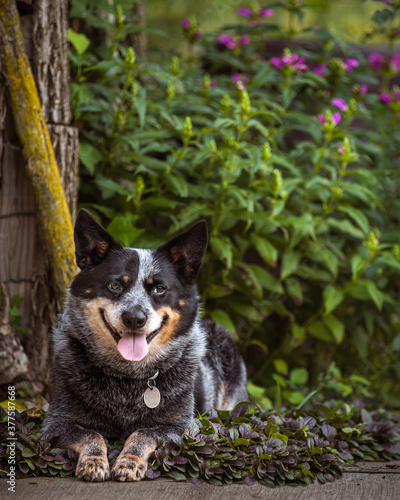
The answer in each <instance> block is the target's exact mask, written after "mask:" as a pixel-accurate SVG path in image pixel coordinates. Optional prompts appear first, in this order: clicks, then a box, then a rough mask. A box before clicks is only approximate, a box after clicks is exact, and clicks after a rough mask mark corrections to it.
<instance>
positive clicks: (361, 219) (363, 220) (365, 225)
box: [339, 205, 370, 234]
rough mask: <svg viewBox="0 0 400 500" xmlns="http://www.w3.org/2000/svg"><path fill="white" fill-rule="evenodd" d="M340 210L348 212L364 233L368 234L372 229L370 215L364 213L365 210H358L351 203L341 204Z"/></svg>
mask: <svg viewBox="0 0 400 500" xmlns="http://www.w3.org/2000/svg"><path fill="white" fill-rule="evenodd" d="M339 210H340V211H341V212H345V213H346V214H348V215H349V216H350V217H351V218H352V219H353V220H354V222H355V223H356V224H357V225H358V227H359V228H360V229H361V231H362V232H363V233H364V234H367V233H368V232H369V231H370V225H369V222H368V217H367V216H366V215H365V214H364V212H362V211H361V210H357V209H356V208H354V207H352V206H350V205H341V206H339Z"/></svg>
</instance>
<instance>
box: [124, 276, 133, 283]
mask: <svg viewBox="0 0 400 500" xmlns="http://www.w3.org/2000/svg"><path fill="white" fill-rule="evenodd" d="M130 280H131V279H130V277H129V276H128V275H127V274H125V275H124V276H122V281H124V282H125V283H129V281H130Z"/></svg>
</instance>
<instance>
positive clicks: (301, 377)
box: [289, 368, 308, 385]
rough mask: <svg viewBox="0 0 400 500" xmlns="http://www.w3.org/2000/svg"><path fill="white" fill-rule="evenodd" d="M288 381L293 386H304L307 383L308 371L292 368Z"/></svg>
mask: <svg viewBox="0 0 400 500" xmlns="http://www.w3.org/2000/svg"><path fill="white" fill-rule="evenodd" d="M289 380H290V382H292V384H295V385H305V384H307V382H308V371H307V370H306V369H305V368H293V370H291V372H290V376H289Z"/></svg>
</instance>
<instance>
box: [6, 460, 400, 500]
mask: <svg viewBox="0 0 400 500" xmlns="http://www.w3.org/2000/svg"><path fill="white" fill-rule="evenodd" d="M369 465H372V464H369ZM376 465H377V467H378V468H380V467H381V465H383V464H380V463H379V464H376ZM384 465H385V466H386V467H385V470H386V469H388V470H391V471H392V472H391V473H386V472H384V473H381V472H379V473H377V472H376V471H375V472H374V473H366V472H347V473H345V474H344V475H343V478H342V479H340V480H337V481H334V482H333V483H326V484H319V483H317V482H316V483H313V484H311V485H308V486H298V487H291V486H282V487H278V488H268V487H266V486H262V485H261V484H259V483H256V484H254V485H252V486H246V485H244V484H234V485H229V486H212V485H209V484H205V483H203V484H200V485H194V484H192V483H190V482H175V481H172V480H168V479H156V480H152V481H150V480H144V481H141V482H139V483H118V482H115V481H107V482H106V483H86V482H83V481H79V480H77V479H74V478H66V479H53V478H30V479H20V480H18V479H17V481H16V491H15V494H14V493H11V492H8V491H7V490H6V481H5V480H4V479H2V480H0V493H1V496H2V498H14V499H15V498H23V499H24V500H36V499H38V500H39V499H40V500H64V499H65V500H67V499H71V498H79V500H93V499H94V498H95V499H96V500H109V499H110V498H111V499H113V498H118V500H132V499H133V498H134V499H135V500H188V499H189V500H221V499H223V498H231V499H235V500H249V499H258V498H259V499H265V500H268V499H271V500H360V499H362V500H392V499H393V500H396V499H398V498H400V468H399V466H400V462H397V463H396V462H394V463H389V464H388V463H386V464H384ZM388 466H389V467H388ZM390 466H393V467H394V468H393V467H392V469H391V468H390ZM393 471H395V472H393ZM3 492H4V493H5V495H4V496H3Z"/></svg>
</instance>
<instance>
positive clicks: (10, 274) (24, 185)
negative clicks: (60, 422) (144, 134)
mask: <svg viewBox="0 0 400 500" xmlns="http://www.w3.org/2000/svg"><path fill="white" fill-rule="evenodd" d="M8 3H9V0H0V21H1V22H2V25H1V26H0V37H1V35H3V32H4V31H5V23H4V17H5V16H7V15H8V14H7V13H6V12H5V7H4V5H5V4H7V10H8V11H10V9H11V8H12V9H13V8H14V7H13V6H11V5H8ZM11 3H12V4H13V3H14V0H11ZM33 5H34V9H33V8H32V6H31V5H30V6H28V7H29V8H27V9H26V8H24V9H23V12H24V13H28V14H29V15H24V16H23V17H22V33H23V37H24V42H25V52H26V56H27V58H28V59H29V62H30V65H31V67H32V69H33V76H34V77H35V79H36V84H37V89H38V94H39V98H40V100H41V102H42V103H43V104H44V113H40V112H39V110H40V104H38V99H37V97H38V96H37V95H36V98H35V99H36V100H35V104H34V106H35V107H34V108H32V107H30V106H31V104H32V102H31V103H28V104H27V102H26V101H24V100H21V99H20V98H19V97H18V102H17V103H16V102H15V94H17V95H18V96H19V93H20V92H23V90H24V88H25V87H26V86H25V87H24V86H23V85H22V83H23V82H22V81H21V78H22V76H24V72H25V70H26V71H29V64H28V62H27V59H26V57H24V56H21V59H20V60H18V64H21V66H22V67H21V68H15V67H14V69H15V70H16V71H15V73H14V74H12V72H11V73H10V74H9V70H8V71H6V69H5V66H4V62H5V56H4V51H5V50H6V47H5V46H4V45H3V46H2V47H1V48H0V53H1V58H0V61H1V60H2V59H3V67H2V68H1V67H0V70H1V69H2V72H1V71H0V255H1V258H0V284H1V282H3V283H4V289H5V295H4V296H8V297H10V298H11V297H13V296H15V295H17V294H18V295H20V296H22V297H23V299H24V300H23V303H22V305H21V307H20V313H21V323H22V325H23V326H24V327H25V328H26V333H22V332H21V331H16V330H15V329H13V328H12V327H11V325H10V323H9V318H8V325H7V321H6V320H7V318H6V315H5V314H3V320H4V321H3V323H2V327H1V332H0V333H2V336H3V337H4V338H6V340H5V341H3V342H2V337H1V336H0V357H4V358H5V359H7V360H9V361H10V363H6V364H4V366H3V365H1V363H0V384H6V383H9V382H10V380H11V379H10V377H12V378H14V377H15V376H16V375H18V374H19V375H20V377H19V378H20V379H21V377H22V378H23V379H27V380H28V381H29V382H30V383H31V385H32V387H33V388H34V389H36V390H46V387H47V383H48V380H49V373H50V372H49V367H50V365H49V359H50V343H51V333H50V332H51V328H52V324H53V323H54V319H55V316H56V314H57V313H58V312H59V311H60V304H61V299H62V296H63V294H64V291H65V288H66V286H68V285H69V280H70V278H71V276H72V274H73V273H74V272H75V265H74V256H73V244H72V230H71V223H70V218H69V214H68V210H65V207H66V204H68V207H69V211H70V213H71V215H72V218H73V219H75V212H76V199H77V193H78V130H77V129H76V128H74V127H71V126H69V121H70V119H71V112H70V105H69V89H68V76H69V75H68V55H67V53H68V46H67V0H57V1H56V2H52V1H49V0H36V1H35V2H33ZM18 7H19V8H20V7H21V3H18ZM14 14H15V12H14ZM8 17H9V15H8ZM47 23H48V24H49V25H48V26H46V24H47ZM11 30H12V32H13V35H12V36H10V34H8V41H9V46H11V48H12V51H14V50H15V49H17V48H18V50H20V49H21V47H22V42H23V41H22V40H21V37H20V34H19V33H18V36H16V32H15V28H13V27H11ZM17 42H18V43H17ZM1 43H2V42H1V40H0V45H1ZM8 48H10V47H8ZM15 54H16V52H15V51H14V52H11V55H15ZM11 76H12V77H13V78H11ZM30 82H31V85H30V87H29V90H32V89H34V90H35V92H36V89H35V88H34V84H33V83H32V82H33V80H32V74H31V75H30ZM13 86H14V87H17V89H15V88H14V94H13V93H12V91H13V89H12V87H13ZM18 86H21V88H20V89H18ZM6 87H7V88H6ZM5 90H6V92H4V91H5ZM29 97H30V96H29ZM13 99H14V106H12V100H13ZM15 107H17V108H18V109H17V110H16V112H15ZM15 113H16V114H15ZM32 115H34V116H33V119H36V121H34V120H32ZM45 119H46V120H47V131H48V134H47V132H46V130H45V129H46V127H45ZM18 120H19V123H18ZM21 121H22V124H21ZM15 122H17V123H15ZM38 122H39V123H38ZM24 126H25V127H34V135H31V136H29V137H30V138H31V139H32V138H33V137H34V138H35V139H34V140H39V141H40V140H41V139H43V140H42V145H41V147H37V146H36V147H34V148H27V147H26V145H25V143H24V142H23V137H21V140H20V138H19V136H20V135H21V130H22V133H24V132H23V130H24V129H23V127H24ZM37 127H39V128H37ZM17 132H18V134H17ZM46 134H47V136H46ZM49 137H50V139H51V142H52V144H53V148H52V149H51V146H50V147H49V144H50V141H49ZM38 152H39V153H40V155H43V156H40V158H41V159H42V158H43V157H44V160H45V163H43V165H42V170H41V172H40V173H41V174H45V173H46V169H47V173H49V175H50V176H51V180H52V181H53V180H54V178H57V183H58V187H57V189H59V188H60V184H61V183H62V186H63V188H64V193H65V196H63V198H64V201H61V203H60V202H59V200H58V198H57V200H56V203H57V205H55V206H52V207H50V209H48V207H49V206H50V200H52V199H54V198H52V193H51V192H50V190H51V189H52V188H54V186H53V185H50V186H47V187H46V193H45V194H46V196H45V198H46V199H47V203H46V204H45V210H48V213H47V216H54V215H59V214H55V212H56V211H57V207H60V206H61V209H62V211H63V212H64V214H63V215H61V218H63V219H64V220H62V221H61V224H60V226H59V227H60V229H59V232H57V231H56V232H54V231H52V229H51V227H52V226H51V225H48V224H47V223H46V221H43V217H41V216H40V211H41V209H42V208H43V203H41V204H39V201H40V200H37V199H36V192H35V190H34V187H33V185H34V183H36V191H37V189H38V185H40V183H38V182H37V181H38V180H40V179H38V178H37V177H38V176H36V175H34V176H33V177H32V170H33V169H32V159H38V154H37V153H38ZM53 153H54V154H53ZM47 154H49V156H48V157H47ZM35 155H36V156H35ZM54 156H55V158H56V160H57V164H58V168H56V170H54V165H55V162H54ZM25 158H27V159H28V160H26V159H25ZM46 158H47V162H46ZM50 164H51V165H50ZM49 165H50V166H51V168H50V167H49ZM55 166H56V167H57V165H55ZM27 167H29V169H30V170H29V175H28V168H27ZM58 171H59V173H58ZM54 172H56V174H57V175H55V173H54ZM62 191H63V190H62V189H61V190H60V191H58V192H59V193H60V192H61V195H62V194H63V192H62ZM56 192H57V190H56ZM57 224H58V222H57ZM63 224H64V225H67V226H68V232H67V233H66V234H61V235H60V232H61V233H62V232H63V231H64V230H63V229H62V225H63ZM46 230H47V231H46ZM48 230H50V232H51V231H52V232H53V238H54V239H55V240H58V241H61V242H65V244H66V245H67V250H68V251H67V252H66V253H64V256H62V255H61V254H60V253H58V255H56V257H59V258H60V259H61V262H64V263H68V265H67V266H66V270H67V272H65V273H64V277H65V279H64V280H63V279H61V280H60V273H59V272H58V273H55V272H54V258H55V255H54V252H53V249H52V244H51V245H50V246H49V231H48ZM60 236H62V237H63V239H62V240H59V238H60ZM64 236H65V238H64ZM64 271H65V269H64ZM6 309H7V308H6ZM6 309H5V310H6ZM5 310H4V311H5ZM4 332H6V333H4ZM3 340H4V339H3ZM21 343H22V346H23V351H21V356H22V354H23V353H24V352H25V353H26V354H27V357H28V360H29V370H28V372H27V373H26V365H24V363H21V360H20V359H19V358H18V356H19V355H18V356H17V355H16V354H14V353H16V352H18V349H22V347H21ZM21 359H24V360H26V357H24V356H22V358H21Z"/></svg>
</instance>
